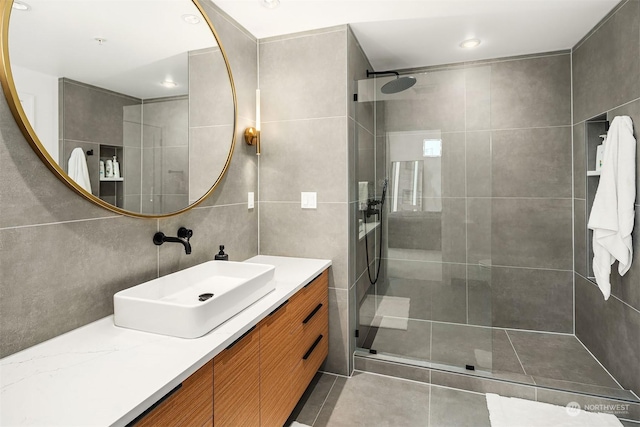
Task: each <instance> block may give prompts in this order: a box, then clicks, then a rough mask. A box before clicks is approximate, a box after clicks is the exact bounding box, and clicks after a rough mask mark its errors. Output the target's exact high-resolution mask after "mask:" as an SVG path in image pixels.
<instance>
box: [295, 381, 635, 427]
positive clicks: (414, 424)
mask: <svg viewBox="0 0 640 427" xmlns="http://www.w3.org/2000/svg"><path fill="white" fill-rule="evenodd" d="M294 421H295V422H298V423H300V424H304V425H307V426H312V427H359V426H363V427H364V426H367V427H490V426H491V424H490V421H489V411H488V409H487V403H486V397H485V395H484V394H482V393H474V392H468V391H462V390H457V389H452V388H446V387H440V386H436V385H432V384H426V383H419V382H415V381H408V380H404V379H400V378H394V377H388V376H382V375H378V374H373V373H368V372H358V371H356V372H354V374H353V376H352V377H351V378H346V377H341V376H336V375H332V374H327V373H320V372H319V373H318V374H316V376H315V378H314V379H313V381H312V383H311V385H310V386H309V388H308V389H307V391H306V392H305V394H304V396H303V397H302V399H301V400H300V402H299V403H298V405H297V407H296V408H295V409H294V411H293V413H292V415H291V417H290V418H289V420H288V421H287V423H286V424H285V427H288V426H291V425H292V424H293V422H294ZM622 424H623V425H624V426H625V427H640V423H635V422H632V421H622Z"/></svg>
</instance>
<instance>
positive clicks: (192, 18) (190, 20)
mask: <svg viewBox="0 0 640 427" xmlns="http://www.w3.org/2000/svg"><path fill="white" fill-rule="evenodd" d="M182 19H183V20H184V22H186V23H187V24H194V25H195V24H199V23H200V18H198V17H197V16H196V15H182Z"/></svg>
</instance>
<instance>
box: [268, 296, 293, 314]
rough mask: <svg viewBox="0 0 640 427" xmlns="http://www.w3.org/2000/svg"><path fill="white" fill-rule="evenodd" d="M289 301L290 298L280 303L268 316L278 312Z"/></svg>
mask: <svg viewBox="0 0 640 427" xmlns="http://www.w3.org/2000/svg"><path fill="white" fill-rule="evenodd" d="M288 302H289V300H286V301H285V302H283V303H282V304H280V305H279V306H277V307H276V308H275V310H273V311H272V312H271V313H269V314H268V316H273V315H274V314H276V311H278V310H280V309H281V308H282V307H284V306H285V305H286V304H287V303H288Z"/></svg>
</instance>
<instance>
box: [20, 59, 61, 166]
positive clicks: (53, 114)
mask: <svg viewBox="0 0 640 427" xmlns="http://www.w3.org/2000/svg"><path fill="white" fill-rule="evenodd" d="M11 70H12V71H13V79H14V81H15V84H16V88H17V89H18V95H19V96H20V100H21V101H22V103H23V108H24V109H25V113H27V117H28V118H29V122H30V123H31V126H32V127H33V128H34V129H35V131H36V133H37V134H38V137H39V138H40V141H41V142H42V144H43V145H44V147H45V148H46V149H47V151H48V152H49V154H50V155H51V157H53V159H55V160H56V161H57V162H59V158H58V156H59V155H58V151H59V150H58V77H55V76H50V75H48V74H43V73H40V72H37V71H33V70H29V69H27V68H22V67H18V66H15V65H14V66H12V67H11ZM31 105H32V108H31Z"/></svg>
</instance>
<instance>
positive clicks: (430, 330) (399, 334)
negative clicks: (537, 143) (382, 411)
mask: <svg viewBox="0 0 640 427" xmlns="http://www.w3.org/2000/svg"><path fill="white" fill-rule="evenodd" d="M370 334H375V336H373V337H369V338H368V339H367V340H366V341H367V342H369V343H371V348H372V349H374V350H376V351H377V352H378V353H379V354H387V355H392V356H400V357H406V358H408V359H417V360H421V361H424V362H433V363H439V364H444V365H451V366H455V367H459V368H464V366H465V365H474V366H475V367H476V369H481V370H485V371H489V372H492V373H493V374H494V375H497V376H499V375H500V374H518V375H519V378H522V379H524V380H525V382H527V383H530V384H539V385H547V386H551V387H554V388H560V389H566V390H573V391H585V392H589V391H590V388H592V389H593V390H592V392H593V393H598V394H604V395H608V394H610V395H612V396H614V395H616V393H617V392H618V391H620V390H621V387H620V386H619V385H618V383H617V382H616V381H615V380H614V378H613V377H612V376H611V375H609V373H608V372H607V371H606V370H605V369H604V368H603V367H602V366H601V365H600V363H599V362H598V361H597V360H596V359H595V358H594V357H593V356H592V355H591V353H589V351H588V350H587V349H586V348H585V347H584V346H583V345H582V343H581V342H580V341H579V340H578V339H577V338H576V337H575V336H573V335H560V334H553V333H544V332H529V331H514V330H504V329H497V328H488V327H477V326H469V325H462V324H452V323H442V322H431V321H426V320H413V319H409V320H408V323H407V330H399V329H384V328H378V329H377V330H375V329H372V330H371V332H370ZM607 389H610V391H609V392H607Z"/></svg>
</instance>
